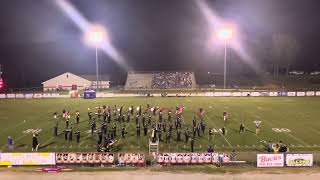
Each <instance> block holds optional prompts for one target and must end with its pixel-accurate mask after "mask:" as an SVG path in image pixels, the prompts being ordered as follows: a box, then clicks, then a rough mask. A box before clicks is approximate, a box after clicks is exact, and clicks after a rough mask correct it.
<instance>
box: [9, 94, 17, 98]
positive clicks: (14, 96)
mask: <svg viewBox="0 0 320 180" xmlns="http://www.w3.org/2000/svg"><path fill="white" fill-rule="evenodd" d="M7 98H16V94H7Z"/></svg>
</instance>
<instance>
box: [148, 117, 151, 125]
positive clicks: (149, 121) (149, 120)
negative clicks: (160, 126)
mask: <svg viewBox="0 0 320 180" xmlns="http://www.w3.org/2000/svg"><path fill="white" fill-rule="evenodd" d="M150 125H151V115H150V114H149V116H148V126H150Z"/></svg>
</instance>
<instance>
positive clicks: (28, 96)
mask: <svg viewBox="0 0 320 180" xmlns="http://www.w3.org/2000/svg"><path fill="white" fill-rule="evenodd" d="M25 97H26V99H32V98H33V94H26V95H25Z"/></svg>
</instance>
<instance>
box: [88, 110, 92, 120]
mask: <svg viewBox="0 0 320 180" xmlns="http://www.w3.org/2000/svg"><path fill="white" fill-rule="evenodd" d="M88 117H89V120H90V121H91V120H92V112H91V109H90V108H88Z"/></svg>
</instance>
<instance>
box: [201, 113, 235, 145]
mask: <svg viewBox="0 0 320 180" xmlns="http://www.w3.org/2000/svg"><path fill="white" fill-rule="evenodd" d="M205 116H206V118H207V119H208V121H210V122H211V123H212V124H213V126H214V127H215V128H217V129H218V126H216V124H215V123H214V122H213V121H211V120H210V118H209V117H208V115H206V114H205ZM219 135H220V136H221V137H223V139H224V140H225V141H226V142H227V143H228V145H229V147H232V145H231V143H230V142H229V141H228V139H227V138H226V137H225V136H224V135H222V134H221V133H219Z"/></svg>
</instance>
